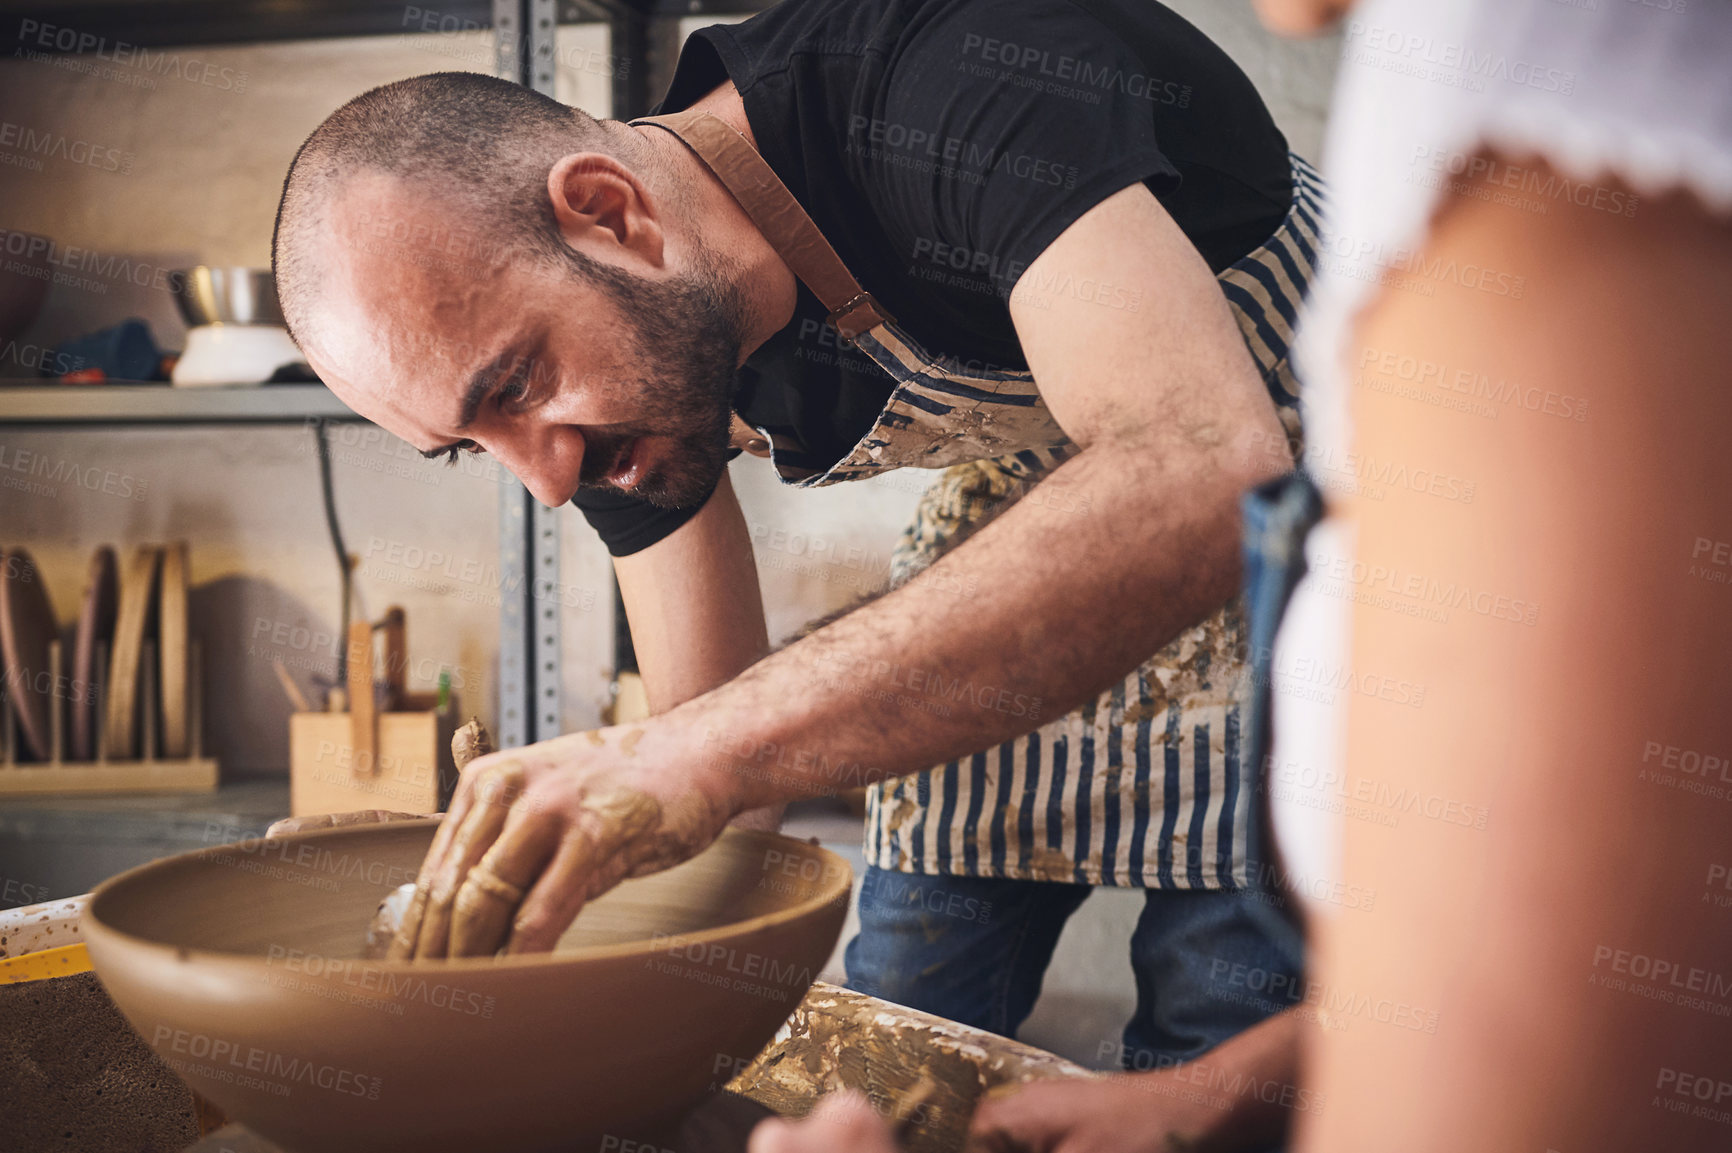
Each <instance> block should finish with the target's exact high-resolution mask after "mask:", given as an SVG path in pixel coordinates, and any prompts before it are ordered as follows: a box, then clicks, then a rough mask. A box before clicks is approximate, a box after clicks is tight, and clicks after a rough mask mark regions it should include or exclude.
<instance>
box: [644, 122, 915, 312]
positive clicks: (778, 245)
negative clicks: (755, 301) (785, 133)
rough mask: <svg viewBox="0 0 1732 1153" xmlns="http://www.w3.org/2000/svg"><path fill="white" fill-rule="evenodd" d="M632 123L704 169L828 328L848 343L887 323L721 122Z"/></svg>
mask: <svg viewBox="0 0 1732 1153" xmlns="http://www.w3.org/2000/svg"><path fill="white" fill-rule="evenodd" d="M631 123H633V124H649V125H653V126H654V127H656V128H660V129H663V130H664V131H667V132H671V133H673V134H674V135H675V136H677V137H679V138H680V139H681V140H682V141H684V142H685V145H686V147H687V148H690V149H691V150H692V151H693V152H694V153H696V154H697V157H698V159H700V160H702V161H703V162H704V163H705V164H706V165H708V166H709V169H710V171H711V172H714V173H715V174H716V179H718V180H720V181H721V182H722V184H723V185H724V186H725V187H726V188H727V190H728V191H729V192H731V193H733V196H734V199H735V200H737V201H739V203H740V207H741V208H744V209H745V210H746V215H747V216H749V217H751V218H752V223H753V224H755V225H757V226H758V231H759V232H761V233H763V235H764V239H765V240H767V241H769V242H770V247H772V248H774V249H775V250H776V253H777V255H779V256H780V257H781V258H782V260H783V261H784V262H786V263H787V265H788V267H789V268H790V269H791V270H792V271H793V273H794V275H795V276H797V277H799V278H800V279H801V280H802V281H804V282H805V284H806V287H807V288H810V289H811V290H812V293H813V295H815V296H816V297H817V298H818V299H819V300H820V301H821V302H823V305H824V307H825V308H827V309H829V310H830V315H829V318H828V319H829V322H830V326H831V327H832V328H834V329H835V330H836V331H837V332H838V333H839V334H841V335H842V337H843V338H844V339H847V340H850V341H851V340H853V339H854V338H855V337H856V336H858V335H860V334H861V333H862V332H865V331H866V330H867V329H869V328H876V327H877V326H878V325H880V324H883V323H885V322H886V321H888V320H889V319H890V314H889V313H887V312H885V311H884V309H883V308H882V307H881V306H880V305H879V304H878V302H877V301H876V300H874V299H872V294H871V293H869V292H867V291H866V290H865V289H863V288H861V287H860V282H859V281H858V280H855V279H854V274H853V273H851V272H849V271H848V266H847V265H845V264H843V263H842V258H841V257H840V256H837V255H836V250H835V249H834V248H832V247H830V242H829V241H828V240H826V239H824V234H823V233H822V232H820V231H818V226H817V225H816V224H814V223H812V218H811V217H810V216H808V215H807V214H806V210H805V209H804V208H802V207H800V202H799V201H798V200H795V199H794V194H793V193H792V192H789V191H788V186H787V185H785V184H783V183H782V179H781V177H779V176H777V175H776V173H775V170H774V169H772V168H771V167H770V165H769V163H768V162H767V161H765V159H764V158H763V157H762V156H760V155H759V154H758V150H757V149H756V148H753V147H752V142H751V141H749V140H747V139H746V138H745V137H744V136H742V135H740V134H739V133H738V132H736V131H735V130H734V129H733V127H732V126H730V125H729V124H728V123H727V122H726V121H724V120H722V119H720V118H719V117H716V116H712V115H710V114H709V113H708V112H700V111H697V110H695V109H689V110H687V111H685V112H674V113H670V114H668V115H666V116H645V117H642V118H640V119H637V120H633V121H632V122H631Z"/></svg>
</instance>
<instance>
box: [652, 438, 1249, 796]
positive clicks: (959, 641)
mask: <svg viewBox="0 0 1732 1153" xmlns="http://www.w3.org/2000/svg"><path fill="white" fill-rule="evenodd" d="M1186 463H1187V462H1184V461H1182V460H1181V461H1169V462H1162V461H1161V460H1159V459H1157V458H1153V457H1151V456H1150V455H1149V454H1148V453H1146V452H1141V451H1132V450H1129V449H1124V450H1120V449H1116V448H1112V447H1096V448H1091V449H1089V450H1087V451H1085V452H1082V453H1080V454H1079V455H1078V456H1077V457H1076V458H1075V459H1073V460H1071V461H1070V462H1067V463H1066V464H1065V465H1063V466H1062V467H1061V468H1059V469H1058V470H1056V471H1055V472H1054V473H1053V474H1052V475H1051V476H1050V477H1048V478H1047V479H1046V480H1045V481H1043V482H1041V484H1040V485H1039V486H1037V487H1036V489H1035V490H1034V492H1032V493H1031V494H1030V495H1029V496H1027V497H1025V498H1024V499H1023V500H1022V501H1020V502H1019V503H1018V504H1017V505H1016V506H1015V507H1014V508H1012V509H1011V510H1009V511H1008V512H1006V513H1005V514H1004V515H1002V516H1001V517H999V518H998V519H997V520H995V521H994V522H993V523H992V524H990V525H988V526H987V527H986V528H985V529H983V530H981V531H980V532H979V533H978V534H976V535H975V536H974V537H973V538H971V539H970V540H969V541H968V542H967V543H965V544H964V545H962V546H961V547H959V548H957V549H956V550H955V551H953V552H951V553H950V554H948V555H946V556H945V557H943V558H942V559H940V560H939V561H937V562H936V563H935V564H933V565H932V567H931V568H929V569H928V570H926V571H925V572H923V573H922V574H920V575H919V576H918V577H916V578H914V579H913V580H912V581H910V582H909V583H908V584H907V585H905V586H904V587H902V588H900V589H898V590H897V591H895V592H893V593H890V594H889V595H887V596H884V597H882V598H880V599H878V600H876V601H874V602H872V603H870V604H868V605H866V606H864V607H862V608H860V609H859V610H857V611H855V612H852V613H850V614H848V615H847V616H845V617H843V618H842V619H840V620H838V621H836V622H834V623H833V624H831V625H829V626H827V627H825V628H823V629H820V630H818V631H817V632H815V633H813V634H812V635H810V636H808V637H806V638H804V639H802V640H800V641H799V642H797V643H795V644H793V645H791V646H789V647H788V648H786V649H783V650H781V651H779V652H777V653H775V654H773V655H771V656H770V657H768V658H766V659H764V660H763V661H760V662H759V663H758V664H756V665H754V666H753V667H752V668H750V669H748V670H747V671H746V672H745V673H744V674H742V675H741V676H740V677H738V678H736V679H735V680H734V681H732V682H731V683H729V684H727V685H724V686H722V687H721V688H720V689H718V690H716V691H714V692H711V693H708V694H706V695H705V696H703V697H700V698H698V699H696V700H694V701H692V702H690V703H689V704H687V705H685V706H683V707H682V708H680V709H679V710H677V711H676V713H675V714H671V715H670V716H669V717H668V718H667V719H668V721H669V722H672V723H674V724H675V725H677V727H678V731H679V733H680V734H681V736H680V739H681V740H682V741H684V742H686V744H687V751H688V753H689V754H690V755H694V756H696V757H698V758H700V759H701V760H702V761H704V762H705V763H707V764H710V765H712V766H714V767H717V768H719V769H721V770H722V771H726V772H730V773H733V774H735V775H736V776H737V777H738V779H739V781H740V785H741V788H742V789H743V790H744V796H745V798H746V803H747V804H748V805H760V804H765V803H768V802H770V801H773V800H781V799H787V798H791V797H794V796H799V795H804V794H811V793H820V792H826V791H831V790H835V789H840V788H847V787H851V786H855V785H859V784H862V783H865V782H867V781H870V780H875V779H878V778H881V777H884V776H887V775H899V774H902V773H908V772H913V771H916V770H919V769H922V768H926V767H928V766H930V765H932V764H935V763H940V762H942V761H945V760H949V759H951V758H953V757H956V756H961V755H966V754H969V753H972V752H974V751H976V750H978V749H982V748H986V747H989V746H990V745H992V744H994V743H997V742H999V741H1002V740H1006V739H1010V738H1014V737H1016V736H1019V735H1021V734H1023V733H1026V732H1029V731H1031V730H1033V729H1035V728H1037V727H1039V726H1040V725H1041V724H1042V723H1044V722H1045V721H1048V720H1050V719H1052V718H1054V717H1058V716H1062V715H1063V714H1064V713H1066V712H1068V711H1070V710H1071V709H1073V708H1075V707H1076V706H1077V705H1079V704H1081V703H1082V702H1083V701H1085V700H1088V699H1091V698H1093V697H1094V696H1095V695H1096V694H1098V693H1099V692H1100V691H1101V690H1102V689H1103V688H1105V687H1106V686H1107V685H1109V684H1111V683H1112V682H1113V681H1115V680H1117V679H1118V678H1120V677H1122V676H1123V675H1124V674H1125V673H1126V672H1128V671H1129V670H1130V669H1132V668H1134V667H1136V665H1137V664H1138V663H1140V662H1141V661H1143V660H1145V659H1147V657H1148V655H1149V654H1150V653H1152V652H1155V651H1156V650H1158V649H1159V648H1160V647H1161V645H1163V644H1164V643H1166V641H1167V640H1169V639H1170V638H1171V637H1172V636H1173V635H1174V634H1176V633H1177V632H1178V631H1179V630H1181V629H1182V628H1185V627H1187V626H1189V625H1191V624H1193V623H1194V622H1196V621H1197V620H1199V619H1201V618H1202V617H1203V616H1205V615H1206V614H1207V613H1209V612H1211V611H1213V610H1215V609H1216V608H1218V607H1219V606H1220V605H1221V604H1222V603H1224V602H1225V601H1226V600H1227V598H1228V597H1229V596H1230V595H1231V594H1232V593H1233V591H1234V589H1235V588H1236V586H1237V581H1238V577H1239V543H1238V532H1239V516H1238V503H1237V502H1238V495H1239V491H1240V487H1241V486H1240V482H1239V479H1236V478H1242V473H1239V472H1235V471H1233V470H1232V469H1227V468H1214V467H1208V466H1198V467H1194V468H1186V467H1185V464H1186ZM1190 463H1195V462H1190Z"/></svg>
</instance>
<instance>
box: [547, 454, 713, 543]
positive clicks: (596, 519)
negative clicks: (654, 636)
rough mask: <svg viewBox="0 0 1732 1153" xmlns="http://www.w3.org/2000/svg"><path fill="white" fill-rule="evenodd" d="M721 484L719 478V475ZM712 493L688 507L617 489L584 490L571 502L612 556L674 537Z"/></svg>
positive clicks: (696, 513) (711, 490)
mask: <svg viewBox="0 0 1732 1153" xmlns="http://www.w3.org/2000/svg"><path fill="white" fill-rule="evenodd" d="M738 455H740V453H739V450H738V449H734V450H732V451H730V452H729V453H728V459H729V460H733V459H734V457H736V456H738ZM717 483H718V484H720V483H721V482H720V478H717ZM715 491H716V490H715V489H714V488H712V489H710V493H709V496H706V497H704V499H703V500H701V501H699V502H698V503H697V504H694V505H690V506H688V507H686V508H662V507H661V506H660V505H654V504H651V503H650V502H649V501H647V500H637V499H635V498H633V497H629V496H625V495H623V494H620V493H615V492H604V491H601V490H598V489H585V490H583V491H581V492H579V493H578V494H577V495H576V496H574V497H572V498H571V503H572V504H574V505H576V506H577V509H578V511H579V512H581V513H583V519H584V520H586V521H588V522H589V526H590V527H591V528H593V529H595V531H596V534H597V535H598V536H600V537H601V543H602V544H604V545H606V546H607V551H608V555H609V556H630V555H631V554H632V553H634V552H642V551H643V550H644V549H646V548H648V547H649V546H650V545H652V544H655V543H656V542H657V541H659V540H663V539H665V538H667V537H669V536H672V535H673V533H674V530H675V529H677V528H679V527H680V526H681V525H683V524H685V523H686V522H687V521H688V520H691V519H692V518H693V517H694V516H697V515H698V510H699V509H701V508H703V507H704V505H706V504H708V503H710V496H714V495H715Z"/></svg>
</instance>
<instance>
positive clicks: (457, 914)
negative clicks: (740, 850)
mask: <svg viewBox="0 0 1732 1153" xmlns="http://www.w3.org/2000/svg"><path fill="white" fill-rule="evenodd" d="M653 728H654V726H653V723H652V724H651V725H630V726H621V727H616V728H609V729H599V730H596V731H594V732H587V733H574V734H571V735H569V736H563V737H556V738H554V739H553V740H550V741H542V742H540V743H538V744H534V745H529V746H527V747H525V748H521V749H512V750H510V751H508V752H504V753H495V754H493V755H491V756H486V757H482V758H480V759H478V760H476V761H475V762H474V763H472V764H471V765H470V766H469V767H468V768H467V769H465V770H464V772H463V775H462V777H461V778H460V779H459V781H458V784H457V792H456V795H455V796H454V797H453V798H452V801H451V808H450V811H449V813H448V814H447V815H446V818H445V821H444V823H443V824H441V825H440V827H439V831H438V833H437V834H436V835H435V836H434V838H433V845H432V848H430V849H429V850H428V852H427V859H426V860H425V861H424V862H423V863H422V866H421V872H420V875H419V876H418V877H417V878H416V883H415V896H414V898H413V899H412V901H411V905H410V912H409V914H408V916H406V917H405V918H404V922H403V926H402V928H401V929H400V930H399V931H398V933H397V936H396V938H395V939H394V940H393V941H392V943H391V949H390V953H389V955H390V957H391V958H393V959H407V958H416V959H421V958H438V957H471V956H489V955H491V954H493V953H496V952H498V951H499V950H500V949H501V948H506V949H508V951H510V952H512V953H535V952H546V951H548V950H550V949H552V948H553V945H554V942H556V941H557V940H558V939H559V935H560V934H561V933H563V932H564V931H565V929H566V927H567V926H569V925H570V924H571V922H572V921H573V920H574V919H575V918H576V917H577V914H578V912H579V911H580V910H581V909H582V908H583V906H584V904H585V903H586V902H588V901H589V900H591V899H592V898H594V897H596V896H599V895H600V894H602V893H604V892H606V891H607V890H608V889H611V888H612V887H613V886H614V885H616V884H618V883H619V882H620V881H622V880H624V879H625V878H627V877H636V876H642V875H644V874H646V873H653V872H656V871H658V870H660V869H665V868H668V867H669V866H671V865H676V864H678V863H679V862H681V861H684V860H686V859H687V858H689V857H691V856H694V855H695V854H697V853H698V852H699V851H700V850H702V849H703V848H705V847H706V846H707V845H709V843H710V842H711V841H713V840H715V838H716V835H717V834H718V833H720V832H721V830H722V828H723V826H724V825H726V823H727V821H728V818H730V817H731V816H733V815H734V814H735V813H736V812H737V811H739V808H740V807H741V806H740V804H739V802H738V799H737V797H736V796H735V794H734V791H733V790H732V789H731V788H730V787H729V784H728V778H727V776H726V775H725V774H720V773H715V772H705V771H703V770H701V769H694V768H693V767H692V766H690V765H689V764H679V763H675V762H673V761H671V760H670V759H669V758H667V757H658V756H656V755H654V753H653V752H652V751H651V749H650V748H649V747H648V746H650V745H652V744H654V743H655V742H654V741H653V738H652V739H651V740H645V738H646V737H647V736H650V734H651V732H652V731H653ZM640 742H641V744H642V746H644V747H640Z"/></svg>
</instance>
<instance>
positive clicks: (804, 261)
mask: <svg viewBox="0 0 1732 1153" xmlns="http://www.w3.org/2000/svg"><path fill="white" fill-rule="evenodd" d="M632 123H633V124H650V125H654V126H655V127H657V128H663V129H666V130H667V131H669V132H671V133H673V134H674V135H675V136H678V137H679V138H680V139H681V140H683V141H684V142H685V144H686V146H687V147H688V148H690V149H691V150H692V151H693V152H694V153H696V154H697V156H698V158H699V159H700V160H702V161H703V162H704V163H705V164H707V165H708V166H709V168H710V171H712V172H714V173H715V174H716V178H717V179H719V180H720V181H721V182H722V184H723V185H724V186H726V188H727V189H728V191H729V192H731V193H733V195H734V199H735V200H737V201H739V203H740V206H741V207H742V208H744V209H745V210H746V214H747V215H748V216H750V217H751V218H752V223H753V224H755V225H757V227H758V231H759V232H761V233H763V236H764V239H765V240H767V241H769V242H770V245H771V247H773V248H774V249H775V250H776V252H777V254H778V255H780V256H781V258H782V260H783V261H784V262H785V263H786V264H787V265H788V267H789V268H790V269H792V270H793V272H794V275H795V276H798V277H799V278H800V280H801V281H802V282H803V283H804V284H805V285H806V287H807V288H809V289H811V290H812V293H813V295H815V296H816V297H817V298H818V299H819V301H820V302H822V303H823V305H824V307H825V308H826V309H827V310H829V314H830V315H829V317H828V321H829V324H830V326H831V327H832V328H834V329H835V330H836V333H837V335H838V336H840V337H841V338H842V339H843V340H845V341H847V342H849V343H850V344H852V345H853V346H854V347H855V348H857V349H859V350H860V351H861V352H863V353H865V354H866V355H867V356H868V357H870V358H871V359H872V361H873V362H874V363H876V364H877V365H878V367H880V368H882V369H883V370H884V371H885V372H887V373H889V374H890V378H891V379H892V380H893V381H895V382H896V390H895V392H894V393H892V394H891V397H890V400H889V402H888V403H886V404H885V406H884V408H883V410H882V411H881V412H879V414H878V419H877V421H876V422H874V424H873V426H872V428H871V430H870V431H868V432H867V433H866V435H865V436H863V437H861V438H860V440H859V442H858V443H857V444H856V445H855V446H854V449H853V451H852V452H850V453H849V454H848V455H847V456H845V457H843V458H842V459H841V460H839V461H837V462H836V463H835V464H833V465H831V466H830V467H829V468H828V469H826V470H824V471H823V472H821V473H813V472H810V471H809V470H806V469H802V468H797V467H795V466H793V465H791V464H790V463H788V461H787V460H785V459H782V457H783V454H784V451H785V449H784V446H782V445H779V444H777V443H776V440H775V438H774V437H772V436H771V435H770V434H769V433H768V432H767V431H765V430H762V429H757V430H745V429H742V428H740V424H741V423H742V422H738V421H736V441H735V444H736V447H740V448H745V449H746V450H747V451H749V452H753V453H754V454H755V455H759V456H768V457H769V458H770V459H771V460H772V461H773V462H774V463H775V465H776V472H777V474H778V475H779V476H780V477H781V479H782V481H783V482H784V483H786V484H791V485H797V486H798V487H801V488H816V487H819V486H821V485H829V484H837V483H839V482H841V481H845V480H859V479H861V478H862V477H868V476H874V475H876V474H878V473H881V472H888V471H890V470H891V469H896V468H903V467H913V468H944V467H946V466H948V465H952V464H961V463H963V462H965V461H971V460H981V459H985V458H989V457H996V456H1003V455H1005V454H1006V453H1012V452H1017V451H1019V450H1024V449H1029V450H1041V449H1060V448H1062V447H1063V446H1065V445H1067V444H1069V441H1068V439H1067V438H1066V437H1065V434H1064V430H1063V429H1061V428H1060V427H1059V425H1058V421H1056V420H1054V419H1053V417H1052V413H1050V412H1048V411H1047V408H1046V405H1045V404H1044V403H1043V402H1042V401H1041V398H1040V393H1039V391H1038V390H1037V389H1036V388H1035V386H1034V377H1033V376H1031V375H1030V374H1029V373H1026V372H984V371H979V370H975V371H964V370H963V368H962V366H961V364H960V363H959V362H957V361H956V360H954V359H952V358H948V357H942V356H935V355H932V354H930V353H928V352H927V351H926V350H925V349H924V348H922V347H921V346H920V344H919V342H918V341H916V340H914V339H913V337H911V336H909V335H908V334H907V333H906V332H904V331H903V330H902V329H901V328H900V327H899V326H898V325H897V324H896V322H895V321H894V320H892V319H891V318H890V314H889V313H887V312H886V311H885V310H884V308H883V307H882V306H881V305H880V304H879V303H878V302H877V301H876V300H874V299H873V298H872V294H871V293H869V292H867V291H866V290H865V289H863V288H862V287H861V286H860V282H859V281H857V280H855V279H854V274H853V273H851V272H849V271H848V268H847V266H846V265H844V264H843V263H842V258H841V257H839V256H837V255H836V250H835V249H834V248H832V247H831V246H830V242H829V241H828V240H826V239H825V238H824V234H823V233H822V232H820V231H819V230H818V226H817V225H816V224H814V223H813V222H812V218H811V217H810V216H808V215H807V214H806V210H805V209H804V208H802V207H801V206H800V204H799V202H798V201H797V200H795V199H794V194H793V193H791V192H789V191H788V188H787V186H786V185H784V184H783V183H782V181H781V178H780V177H778V176H777V175H776V173H775V172H774V170H772V169H771V168H770V166H769V164H768V163H767V162H766V161H765V160H764V158H763V157H762V156H760V155H758V151H757V149H755V148H753V147H752V145H751V143H750V142H749V141H747V140H746V138H745V137H743V136H741V135H740V134H739V133H738V132H736V131H734V129H733V128H731V127H729V126H728V125H727V124H726V123H725V122H724V121H722V120H720V119H718V118H716V117H715V116H712V115H710V114H709V113H707V112H696V111H687V112H676V113H673V114H671V115H668V116H649V117H645V118H643V119H641V120H634V121H632ZM741 433H744V435H743V436H741V435H740V434H741ZM788 447H791V446H788Z"/></svg>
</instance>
